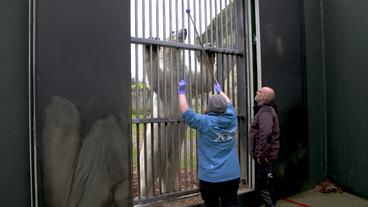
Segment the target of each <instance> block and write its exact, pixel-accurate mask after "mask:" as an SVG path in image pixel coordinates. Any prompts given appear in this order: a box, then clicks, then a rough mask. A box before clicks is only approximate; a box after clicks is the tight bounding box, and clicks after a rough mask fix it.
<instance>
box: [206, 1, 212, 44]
mask: <svg viewBox="0 0 368 207" xmlns="http://www.w3.org/2000/svg"><path fill="white" fill-rule="evenodd" d="M209 1H210V25H209V26H210V33H211V43H213V20H212V0H209ZM206 25H207V24H206Z"/></svg>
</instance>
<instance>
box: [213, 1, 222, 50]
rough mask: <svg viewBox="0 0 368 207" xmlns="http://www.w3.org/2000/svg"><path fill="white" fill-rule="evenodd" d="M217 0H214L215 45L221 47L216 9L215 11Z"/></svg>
mask: <svg viewBox="0 0 368 207" xmlns="http://www.w3.org/2000/svg"><path fill="white" fill-rule="evenodd" d="M217 1H218V0H215V28H214V29H215V32H216V43H217V44H216V45H217V46H218V47H220V46H221V47H222V44H221V40H220V39H219V31H220V29H219V21H218V14H219V13H218V11H217Z"/></svg>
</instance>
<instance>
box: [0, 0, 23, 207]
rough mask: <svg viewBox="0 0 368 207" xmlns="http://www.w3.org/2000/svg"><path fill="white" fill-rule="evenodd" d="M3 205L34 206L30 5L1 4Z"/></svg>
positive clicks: (19, 0)
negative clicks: (29, 56)
mask: <svg viewBox="0 0 368 207" xmlns="http://www.w3.org/2000/svg"><path fill="white" fill-rule="evenodd" d="M0 30H1V32H0V94H1V98H0V99H1V101H0V205H1V206H3V207H21V206H27V205H29V204H30V187H29V183H30V182H29V164H28V163H29V156H28V155H29V150H28V101H27V99H28V78H27V77H28V58H27V56H28V1H26V0H2V1H0Z"/></svg>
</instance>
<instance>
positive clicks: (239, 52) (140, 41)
mask: <svg viewBox="0 0 368 207" xmlns="http://www.w3.org/2000/svg"><path fill="white" fill-rule="evenodd" d="M130 42H131V43H133V44H142V45H156V46H160V47H169V48H180V49H188V50H197V51H202V50H204V52H208V53H223V54H232V55H240V56H243V55H244V52H243V51H242V50H238V49H231V48H217V47H207V46H203V49H202V47H201V46H200V45H189V44H185V43H180V42H172V41H162V40H154V39H145V38H138V37H130Z"/></svg>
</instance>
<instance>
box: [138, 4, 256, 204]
mask: <svg viewBox="0 0 368 207" xmlns="http://www.w3.org/2000/svg"><path fill="white" fill-rule="evenodd" d="M234 1H236V4H237V6H236V12H238V15H237V17H238V20H237V21H236V22H237V25H236V28H237V31H236V32H237V34H238V35H237V37H238V39H237V44H238V46H239V47H238V48H240V49H229V48H218V47H216V48H213V47H206V48H205V50H206V52H212V53H218V54H226V55H236V56H237V58H236V59H237V68H238V71H237V73H238V75H237V83H238V97H237V105H238V107H239V108H238V120H239V122H238V123H239V130H238V131H239V145H238V146H239V156H240V164H241V169H242V170H241V180H243V182H245V183H246V184H247V187H248V189H249V191H252V190H254V162H253V160H252V159H251V157H250V156H249V155H248V150H247V148H248V139H247V137H248V128H249V123H250V121H251V117H252V116H253V114H252V113H253V112H252V110H251V109H252V108H253V97H254V91H255V87H258V86H259V84H260V79H258V81H257V86H255V85H254V81H253V79H254V77H258V78H260V77H261V75H260V73H259V71H260V68H259V69H258V71H257V72H255V71H254V68H258V67H257V65H254V63H253V53H254V51H258V50H257V48H259V45H257V47H256V48H255V46H254V43H255V40H256V35H257V33H254V32H253V25H254V24H255V20H254V18H253V17H254V13H253V12H254V9H255V10H258V8H255V7H254V2H253V1H257V0H234ZM245 13H246V14H245ZM257 28H259V24H258V26H257ZM247 34H251V35H247ZM131 44H132V45H133V44H135V45H143V46H151V47H152V46H157V47H165V48H176V49H186V50H192V51H201V50H202V48H201V46H199V45H193V44H186V43H180V42H171V41H166V40H157V39H146V38H139V37H133V36H131ZM256 57H258V55H257V54H256ZM255 73H256V74H255ZM150 121H154V122H157V123H159V122H170V121H175V120H166V119H162V118H160V119H157V118H156V119H153V120H150ZM134 123H136V121H135V120H132V124H134ZM131 147H132V146H131ZM194 192H197V190H190V191H184V192H176V193H170V194H166V195H160V196H156V197H151V198H145V199H143V200H137V201H135V202H134V203H135V204H144V203H147V202H152V201H156V200H160V199H165V198H166V199H167V198H172V197H177V196H182V195H186V194H190V193H194Z"/></svg>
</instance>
